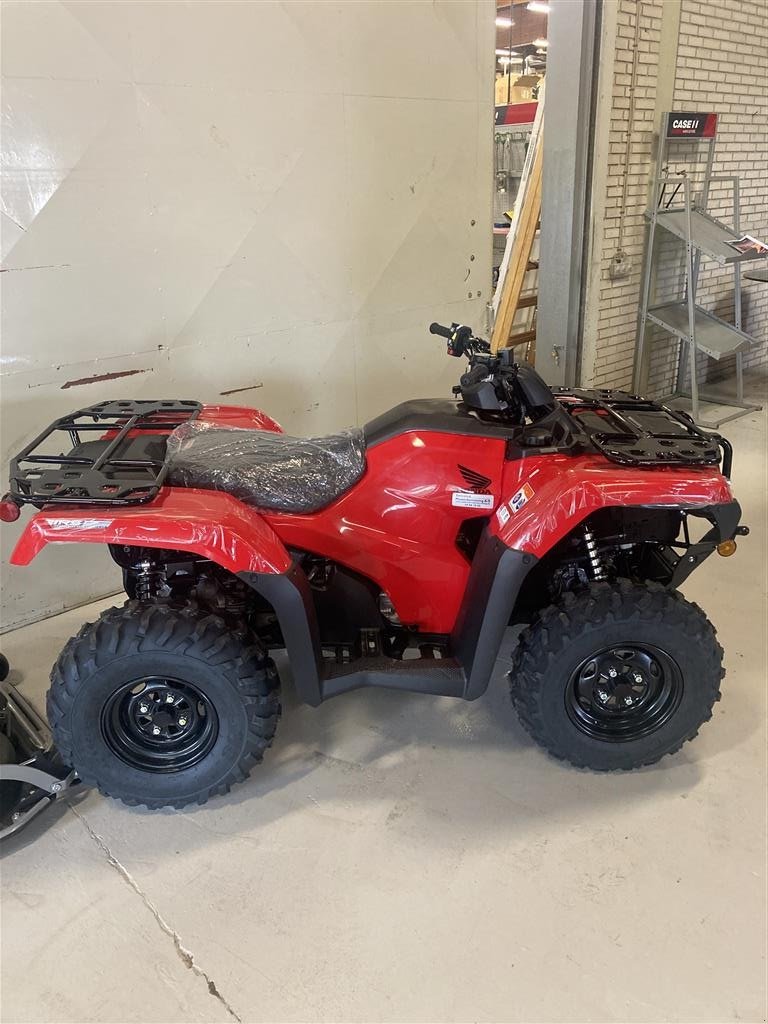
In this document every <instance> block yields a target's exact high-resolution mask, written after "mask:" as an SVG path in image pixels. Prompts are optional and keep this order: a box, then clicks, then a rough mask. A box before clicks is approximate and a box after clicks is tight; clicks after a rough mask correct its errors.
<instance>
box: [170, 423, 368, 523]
mask: <svg viewBox="0 0 768 1024" xmlns="http://www.w3.org/2000/svg"><path fill="white" fill-rule="evenodd" d="M167 459H168V463H169V470H168V482H169V483H171V484H173V485H175V486H177V487H179V486H180V487H201V488H208V489H212V490H217V491H226V492H227V493H228V494H231V495H233V497H235V498H238V499H239V500H240V501H243V502H246V503H247V504H249V505H255V506H257V507H258V508H263V509H270V510H272V511H277V512H317V511H318V510H319V509H321V508H325V506H326V505H330V504H331V502H333V501H335V500H336V499H337V498H339V497H340V496H341V495H342V494H344V492H345V491H347V490H349V488H350V487H352V485H353V484H355V483H356V482H357V481H358V480H359V479H360V477H361V476H362V475H363V473H364V472H365V441H364V439H363V434H362V431H360V430H346V431H342V432H341V433H338V434H331V435H329V436H328V437H289V436H288V435H287V434H278V433H274V432H272V431H268V430H244V429H240V428H237V427H220V426H217V425H216V423H206V422H202V421H191V422H189V423H184V424H183V425H182V426H180V427H178V428H177V429H176V430H174V431H173V433H172V434H170V435H169V437H168V445H167Z"/></svg>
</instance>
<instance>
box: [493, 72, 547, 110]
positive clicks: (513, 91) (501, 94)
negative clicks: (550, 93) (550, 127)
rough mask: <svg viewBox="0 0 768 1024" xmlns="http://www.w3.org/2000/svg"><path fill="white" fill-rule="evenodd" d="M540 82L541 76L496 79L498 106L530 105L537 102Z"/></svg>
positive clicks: (514, 76)
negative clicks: (537, 90)
mask: <svg viewBox="0 0 768 1024" xmlns="http://www.w3.org/2000/svg"><path fill="white" fill-rule="evenodd" d="M510 79H511V81H510ZM539 82H541V76H540V75H518V74H512V75H511V76H510V75H499V76H498V77H497V79H496V104H497V105H499V104H502V103H529V102H530V101H531V100H535V99H536V87H537V86H538V84H539Z"/></svg>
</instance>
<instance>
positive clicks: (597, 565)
mask: <svg viewBox="0 0 768 1024" xmlns="http://www.w3.org/2000/svg"><path fill="white" fill-rule="evenodd" d="M584 543H585V544H586V547H587V558H589V564H590V567H591V569H592V579H593V580H595V581H597V580H604V579H607V577H608V574H607V572H606V571H605V564H604V563H603V560H602V558H601V557H600V552H599V551H598V549H597V541H596V540H595V535H594V533H593V532H592V530H590V528H589V527H588V526H585V527H584Z"/></svg>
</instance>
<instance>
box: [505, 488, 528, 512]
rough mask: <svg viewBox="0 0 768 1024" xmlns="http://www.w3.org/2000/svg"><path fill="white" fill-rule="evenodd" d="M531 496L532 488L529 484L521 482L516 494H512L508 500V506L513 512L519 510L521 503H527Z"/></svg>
mask: <svg viewBox="0 0 768 1024" xmlns="http://www.w3.org/2000/svg"><path fill="white" fill-rule="evenodd" d="M532 497H533V488H532V487H531V485H530V484H523V486H522V487H521V488H520V490H519V491H518V492H517V494H513V495H512V497H511V498H510V501H509V507H510V508H511V509H512V511H513V512H519V511H520V509H521V508H522V507H523V505H525V504H527V503H528V502H529V501H530V500H531V498H532Z"/></svg>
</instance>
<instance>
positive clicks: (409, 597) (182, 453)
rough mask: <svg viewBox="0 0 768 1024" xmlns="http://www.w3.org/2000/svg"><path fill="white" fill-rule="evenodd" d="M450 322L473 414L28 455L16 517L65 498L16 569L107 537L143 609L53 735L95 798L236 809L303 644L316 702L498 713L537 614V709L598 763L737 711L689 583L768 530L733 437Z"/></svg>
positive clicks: (55, 432) (86, 425) (464, 403)
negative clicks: (443, 698)
mask: <svg viewBox="0 0 768 1024" xmlns="http://www.w3.org/2000/svg"><path fill="white" fill-rule="evenodd" d="M430 330H431V332H432V333H433V334H438V335H441V336H443V337H445V338H447V339H448V353H449V354H450V355H453V356H462V355H463V356H466V357H467V358H468V360H469V368H468V371H467V372H466V373H465V374H464V375H463V376H462V378H461V383H460V385H459V386H458V387H456V388H454V394H455V395H456V396H457V398H456V400H454V401H443V400H431V399H430V400H415V401H408V402H404V403H403V404H401V405H398V406H396V407H395V408H394V409H392V410H390V411H389V412H387V413H384V414H383V415H381V416H379V417H377V418H376V419H374V420H373V421H371V422H370V423H368V424H367V425H366V426H365V427H363V428H362V430H351V431H348V432H346V433H341V434H338V435H334V436H332V437H322V438H311V439H303V438H294V437H289V436H287V435H285V434H284V433H283V432H282V430H281V428H280V427H279V426H278V424H277V423H275V422H274V420H272V419H270V418H269V416H267V415H265V414H264V413H262V412H259V411H256V410H253V409H245V408H235V407H231V406H217V405H213V406H201V405H200V404H198V403H197V402H192V401H174V400H170V401H119V402H102V403H101V404H99V405H94V406H91V407H89V408H87V409H80V410H79V411H78V412H76V413H73V414H72V415H71V416H65V417H64V418H63V419H60V420H57V421H56V422H55V423H53V424H52V425H51V426H50V427H49V428H48V429H47V430H45V431H44V432H43V433H42V434H41V435H40V436H39V437H38V438H37V439H36V440H35V441H33V442H32V443H31V444H29V445H28V446H27V447H26V448H25V449H24V450H23V451H22V452H21V453H20V454H19V455H18V456H17V457H16V459H14V460H13V462H12V465H11V491H10V493H9V495H8V496H7V497H6V498H5V499H3V502H2V504H1V505H0V513H2V517H3V518H5V519H14V518H17V517H18V515H19V510H20V506H21V505H23V504H32V505H34V506H35V507H36V508H37V509H39V511H38V512H37V513H36V514H35V515H34V516H33V518H32V519H31V521H30V522H29V523H28V525H27V526H26V529H25V530H24V532H23V534H22V535H21V538H20V539H19V541H18V544H17V546H16V549H15V551H14V553H13V556H12V561H13V563H14V564H16V565H26V564H28V563H29V562H30V561H31V560H32V559H33V558H34V557H35V556H36V555H37V554H39V553H40V551H41V550H42V549H43V548H44V547H45V546H46V545H47V544H49V543H62V542H67V543H75V542H80V543H83V542H84V543H89V544H94V543H97V544H106V545H108V546H109V550H110V552H111V554H112V557H113V558H114V560H115V562H116V563H117V565H118V566H119V567H120V570H121V571H122V577H123V583H124V587H125V591H126V593H127V595H128V598H129V600H128V601H127V602H126V603H125V604H124V605H122V606H120V607H114V608H110V609H109V610H107V611H106V612H103V613H102V614H101V615H100V616H99V618H98V619H97V621H96V622H93V623H87V624H86V625H85V626H83V628H82V629H81V630H80V632H79V633H78V634H77V636H75V637H73V638H72V639H71V640H70V641H69V642H68V643H67V645H66V647H65V648H64V650H63V651H62V652H61V655H60V656H59V659H58V661H57V662H56V665H55V666H54V668H53V672H52V675H51V688H50V690H49V693H48V704H47V710H48V718H49V721H50V725H51V729H52V731H53V735H54V739H55V742H56V745H57V747H58V750H59V752H60V755H61V758H62V759H63V761H64V762H65V763H66V764H67V765H71V766H72V767H73V768H74V770H75V771H76V772H77V774H78V775H79V777H80V778H81V779H82V781H83V782H85V783H90V784H95V785H97V786H98V787H99V789H100V790H101V791H102V792H104V793H106V794H109V795H111V796H115V797H119V798H120V799H122V800H124V801H126V802H127V803H131V804H137V803H141V804H146V805H147V806H149V807H161V806H164V805H173V806H175V807H182V806H184V805H185V804H188V803H192V802H198V803H202V802H203V801H205V800H206V799H207V798H208V797H209V796H211V795H212V794H216V793H224V792H226V791H227V790H228V789H229V787H230V785H231V784H232V783H233V782H237V781H240V780H242V779H244V778H245V777H246V776H247V774H248V772H249V771H250V769H251V767H252V766H253V765H254V764H255V763H257V762H259V761H261V759H262V756H263V754H264V751H265V750H266V748H267V747H268V746H269V745H270V743H271V742H272V738H273V736H274V734H275V729H276V726H277V721H278V716H279V714H280V704H279V683H278V677H277V672H276V670H275V666H274V664H273V662H272V659H271V658H270V651H271V650H273V649H276V648H285V649H286V650H287V653H288V657H289V659H290V665H291V671H292V675H293V678H294V682H295V686H296V689H297V691H298V694H299V696H300V698H301V699H303V700H304V701H306V702H307V703H308V704H311V705H318V704H320V702H321V701H323V700H325V699H327V698H328V697H331V696H334V695H336V694H340V693H343V692H345V691H347V690H352V689H354V688H356V687H362V686H386V687H395V688H398V689H403V690H412V691H417V692H420V693H432V694H438V695H450V696H453V697H462V698H464V699H465V700H474V699H475V698H477V697H479V696H480V695H481V694H483V693H484V691H485V689H486V687H487V686H488V681H489V678H490V676H491V673H492V671H493V668H494V663H495V661H496V658H497V656H498V655H499V652H500V647H501V644H502V641H503V638H504V633H505V629H506V627H507V626H508V625H510V624H515V623H524V624H527V626H526V628H525V629H524V631H523V633H522V635H521V636H520V639H519V642H518V644H517V648H516V650H515V653H514V667H513V669H512V672H511V673H510V676H511V684H512V700H513V702H514V705H515V707H516V708H517V710H518V712H519V715H520V718H521V720H522V723H523V725H524V726H525V728H526V729H527V730H528V731H529V732H530V734H531V735H532V736H533V737H534V738H535V739H536V740H537V741H538V742H539V743H540V744H542V745H543V746H544V747H546V748H547V750H549V751H550V752H551V753H552V754H554V755H555V756H557V757H559V758H564V759H566V760H568V761H570V762H572V763H573V764H575V765H578V766H582V767H589V768H595V769H603V770H609V769H628V768H635V767H638V766H640V765H645V764H650V763H652V762H654V761H656V760H658V759H659V758H660V757H662V756H663V755H664V754H668V753H671V752H672V751H675V750H677V749H678V748H679V747H680V745H681V744H682V743H683V742H684V741H685V740H687V739H690V738H692V737H693V736H695V735H696V732H697V730H698V728H699V726H700V725H701V724H702V723H703V722H704V721H706V720H707V719H708V718H709V717H710V716H711V709H712V705H713V703H714V702H715V701H716V700H717V699H718V697H719V688H720V680H721V678H722V675H723V670H722V667H721V660H722V651H721V649H720V647H719V645H718V643H717V641H716V639H715V631H714V629H713V627H712V626H711V624H710V623H709V622H708V621H707V618H706V617H705V615H704V613H703V612H702V611H701V609H700V608H698V607H696V605H693V604H690V603H689V602H688V601H686V600H685V599H684V598H683V597H682V596H681V595H680V594H679V592H678V587H679V586H680V584H681V583H682V582H683V581H684V580H685V579H686V577H687V576H688V575H689V573H690V572H691V571H692V570H693V569H694V568H695V567H696V566H697V565H698V564H699V563H700V562H701V561H702V560H703V559H704V558H706V557H707V556H708V555H709V554H710V553H711V552H712V551H714V550H715V549H716V548H717V550H718V551H719V552H720V553H721V554H729V553H731V552H732V551H733V549H734V548H735V542H734V537H735V536H736V535H737V534H739V533H744V532H746V528H744V527H739V525H738V524H739V517H740V509H739V505H738V504H737V502H736V501H734V499H733V497H732V495H731V490H730V486H729V483H728V477H729V473H730V465H731V448H730V445H729V444H728V442H727V441H726V440H725V439H724V438H721V437H719V436H718V435H714V434H707V433H704V432H702V431H701V430H699V429H698V428H697V427H696V426H695V425H694V423H693V421H692V420H691V419H690V418H689V417H687V416H686V415H685V414H683V413H679V412H674V411H671V410H669V409H666V408H664V407H662V406H659V405H656V404H654V403H653V402H650V401H645V400H643V399H641V398H638V397H636V396H633V395H629V394H626V393H623V392H611V391H584V390H573V389H565V388H558V389H556V390H555V391H554V393H553V391H552V390H550V389H549V388H548V387H547V385H546V384H545V383H544V382H543V381H542V380H541V378H540V377H539V376H538V375H537V374H536V373H535V371H534V370H533V369H532V368H530V367H528V366H525V365H516V364H515V363H514V362H513V361H512V358H511V354H510V353H509V352H507V351H502V352H500V353H499V354H497V355H494V354H492V353H491V352H490V350H489V346H488V344H487V342H485V341H482V340H480V339H478V338H475V337H473V336H472V332H471V330H470V329H469V328H468V327H463V326H459V325H457V324H454V325H453V326H452V327H451V328H445V327H440V326H439V325H437V324H433V325H432V327H431V328H430ZM62 433H63V434H64V435H65V438H62ZM67 439H68V440H67ZM62 448H64V449H65V450H66V454H63V453H62ZM721 457H722V470H721V468H720V461H721Z"/></svg>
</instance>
